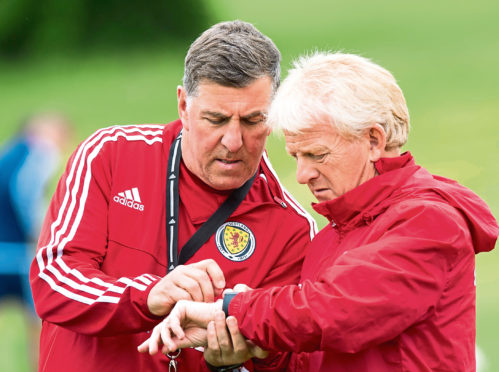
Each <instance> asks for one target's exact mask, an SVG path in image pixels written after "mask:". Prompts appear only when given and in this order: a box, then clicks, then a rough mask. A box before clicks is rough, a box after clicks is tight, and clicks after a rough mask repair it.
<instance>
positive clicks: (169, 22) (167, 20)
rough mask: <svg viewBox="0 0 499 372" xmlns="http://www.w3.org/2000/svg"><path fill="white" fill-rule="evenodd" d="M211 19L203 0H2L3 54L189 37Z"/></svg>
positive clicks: (0, 33)
mask: <svg viewBox="0 0 499 372" xmlns="http://www.w3.org/2000/svg"><path fill="white" fill-rule="evenodd" d="M211 21H212V19H211V15H210V13H209V11H208V9H207V7H206V6H205V3H204V2H203V1H202V0H146V1H141V0H72V1H67V0H42V1H37V0H0V55H2V56H4V57H14V56H26V55H30V54H32V53H34V52H39V53H46V52H61V51H62V52H66V51H75V50H79V49H83V48H85V49H89V48H94V47H112V48H114V49H116V48H122V47H126V48H129V47H130V46H134V45H137V46H138V45H146V44H151V43H154V42H158V41H160V40H164V39H165V38H178V39H185V38H189V39H191V38H193V37H194V36H197V35H198V34H199V33H201V32H202V31H203V30H204V29H205V28H206V27H207V26H208V25H209V24H210V23H211Z"/></svg>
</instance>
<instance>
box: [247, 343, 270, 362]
mask: <svg viewBox="0 0 499 372" xmlns="http://www.w3.org/2000/svg"><path fill="white" fill-rule="evenodd" d="M246 343H247V346H248V348H249V349H250V352H251V356H252V358H253V357H256V358H258V359H265V358H266V357H268V356H269V352H268V351H267V350H263V349H262V348H261V347H260V346H257V345H255V344H254V343H253V342H251V341H249V340H248V341H246Z"/></svg>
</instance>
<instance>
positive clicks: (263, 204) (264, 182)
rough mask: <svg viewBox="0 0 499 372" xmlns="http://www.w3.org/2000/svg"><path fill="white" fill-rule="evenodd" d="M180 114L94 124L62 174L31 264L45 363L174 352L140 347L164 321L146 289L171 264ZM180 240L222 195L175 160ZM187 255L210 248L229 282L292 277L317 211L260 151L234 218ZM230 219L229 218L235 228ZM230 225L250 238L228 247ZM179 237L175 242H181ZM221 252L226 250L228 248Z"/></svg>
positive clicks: (138, 359)
mask: <svg viewBox="0 0 499 372" xmlns="http://www.w3.org/2000/svg"><path fill="white" fill-rule="evenodd" d="M180 129H181V123H180V121H178V120H177V121H175V122H173V123H170V124H169V125H167V126H162V125H145V126H125V127H118V126H115V127H110V128H105V129H102V130H99V131H97V132H96V133H95V134H93V135H92V136H90V137H89V138H88V139H87V140H86V141H84V142H83V143H82V144H81V145H80V146H79V147H78V148H77V150H76V151H75V152H74V153H73V155H72V156H71V158H70V160H69V162H68V165H67V168H66V171H65V173H64V174H63V176H62V178H61V179H60V181H59V184H58V187H57V190H56V192H55V194H54V196H53V198H52V201H51V204H50V207H49V210H48V212H47V216H46V219H45V222H44V226H43V228H42V232H41V236H40V240H39V245H38V250H37V254H36V257H35V259H34V261H33V264H32V266H31V274H30V280H31V286H32V291H33V297H34V300H35V306H36V310H37V312H38V314H39V315H40V317H41V318H42V320H43V327H42V334H41V346H40V362H39V367H40V370H41V371H69V370H71V371H107V370H119V371H149V370H157V371H161V370H166V368H168V362H169V359H168V358H167V357H165V356H163V355H161V354H160V355H156V356H154V357H151V356H149V355H144V354H139V353H138V352H137V349H136V348H137V346H138V345H139V344H140V343H141V342H143V341H144V340H145V339H146V338H148V335H147V333H146V332H147V331H149V330H151V329H152V328H153V327H154V326H155V325H156V324H157V323H158V322H159V321H160V319H158V318H157V317H155V316H153V315H152V314H151V313H150V312H149V310H148V308H147V296H148V294H149V291H150V289H151V288H152V287H153V286H154V284H155V282H156V281H157V280H158V279H159V278H161V277H162V276H164V275H165V274H166V264H167V258H168V257H167V248H166V239H167V236H166V231H165V227H166V223H165V196H166V166H167V161H168V154H169V148H170V144H171V143H172V142H173V140H174V138H175V137H176V135H177V134H178V133H179V131H180ZM179 193H180V205H179V213H180V215H179V241H178V246H179V247H182V246H183V244H184V243H185V242H186V241H187V240H188V239H189V238H190V236H191V235H192V234H193V233H194V232H195V231H196V230H197V229H198V228H199V227H200V226H201V225H202V224H203V223H204V222H205V221H206V220H207V219H208V218H209V216H210V215H211V214H212V213H213V212H214V211H215V210H216V209H217V207H218V206H219V205H220V204H221V203H222V202H223V201H224V200H225V198H226V197H227V193H226V192H218V191H216V190H213V189H211V188H209V187H208V186H207V185H205V184H204V183H203V182H201V181H200V180H199V179H198V178H196V177H195V176H194V175H192V174H191V173H190V172H189V171H188V170H187V169H186V167H185V166H184V165H183V164H182V165H181V167H180V184H179ZM228 221H229V222H231V223H230V224H229V226H230V228H229V229H227V228H226V229H222V230H221V231H219V232H217V233H218V235H220V236H219V239H218V241H217V239H216V238H215V235H217V234H214V236H212V237H211V238H210V239H209V241H208V242H207V243H206V244H205V245H204V246H202V247H201V249H199V250H198V252H197V253H196V254H195V255H194V256H193V257H192V258H191V259H190V260H189V261H188V263H192V262H197V261H200V260H203V259H207V258H212V259H214V260H215V261H216V262H217V263H218V264H219V265H220V267H221V268H222V270H223V272H224V274H225V278H226V282H227V287H232V286H234V285H235V284H237V283H247V284H248V285H249V286H251V287H270V286H275V285H282V284H286V283H293V282H295V283H296V282H297V281H298V278H299V273H300V267H301V264H302V261H303V257H304V254H305V252H306V248H307V247H308V245H309V243H310V240H311V238H312V237H313V235H314V233H315V231H316V227H315V222H314V221H313V220H312V219H311V218H310V216H309V215H307V214H306V212H304V211H303V209H302V208H301V207H300V206H299V205H298V204H297V203H296V201H295V200H294V199H293V198H292V197H291V196H290V195H289V194H288V193H287V192H286V191H285V190H284V189H283V188H282V187H281V186H280V184H279V181H278V179H277V176H276V175H275V173H274V171H273V170H272V167H271V165H270V163H269V161H268V158H267V156H266V154H264V156H263V158H262V161H261V163H260V169H259V174H258V177H257V178H256V179H255V182H254V183H253V185H252V187H251V189H250V191H249V193H248V195H247V196H246V198H245V200H243V202H242V203H241V204H240V205H239V207H238V208H237V209H236V210H235V211H234V212H233V214H232V215H231V216H230V217H229V219H228ZM231 229H232V230H231ZM230 232H232V233H234V232H239V233H240V234H243V235H246V237H247V238H248V241H249V243H248V244H246V246H244V244H243V245H242V246H239V247H238V246H237V245H236V246H234V247H232V249H233V250H234V249H236V250H237V249H242V250H244V251H245V252H244V254H243V255H242V256H241V255H240V256H239V257H242V259H241V260H240V261H237V260H235V259H234V258H232V259H231V258H230V257H231V256H230V254H228V253H227V252H226V251H227V246H229V245H230V244H231V243H230V241H228V240H230ZM179 249H180V248H179ZM224 252H225V253H224ZM177 360H178V367H179V370H180V371H196V370H203V369H205V365H204V360H203V355H202V353H201V352H199V351H197V350H194V349H186V350H183V351H182V353H181V356H180V358H179V359H177Z"/></svg>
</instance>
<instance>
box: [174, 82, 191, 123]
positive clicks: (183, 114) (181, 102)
mask: <svg viewBox="0 0 499 372" xmlns="http://www.w3.org/2000/svg"><path fill="white" fill-rule="evenodd" d="M177 108H178V117H179V118H180V120H181V121H182V126H183V127H184V128H185V129H186V130H189V128H188V126H189V121H188V120H187V116H188V115H187V93H186V92H185V89H184V87H182V86H181V85H179V86H178V87H177Z"/></svg>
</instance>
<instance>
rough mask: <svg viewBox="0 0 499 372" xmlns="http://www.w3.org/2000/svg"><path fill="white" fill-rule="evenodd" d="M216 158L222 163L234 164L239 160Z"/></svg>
mask: <svg viewBox="0 0 499 372" xmlns="http://www.w3.org/2000/svg"><path fill="white" fill-rule="evenodd" d="M217 160H218V161H219V162H221V163H223V164H235V163H238V162H240V161H241V160H228V159H217Z"/></svg>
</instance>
